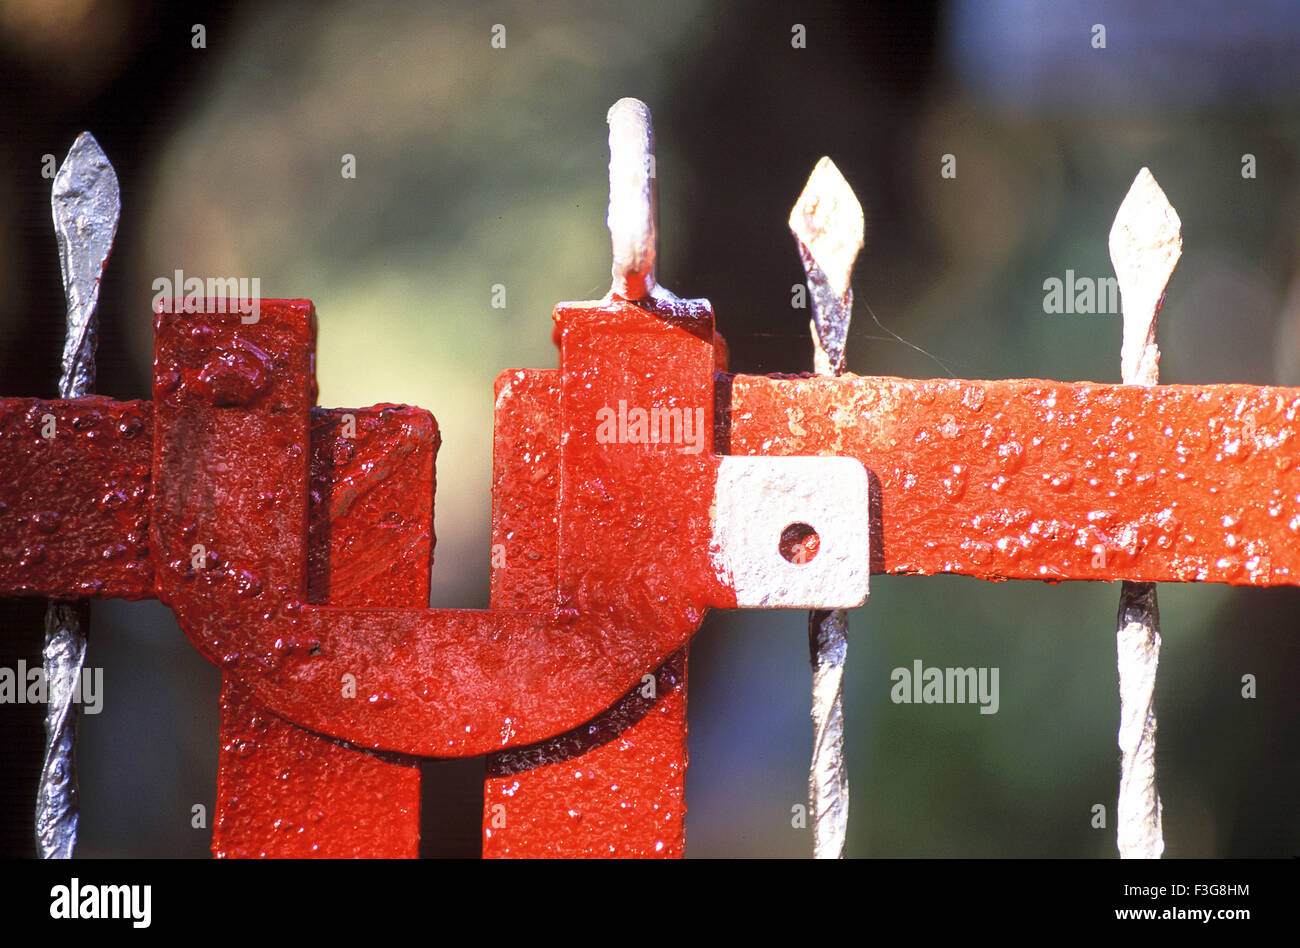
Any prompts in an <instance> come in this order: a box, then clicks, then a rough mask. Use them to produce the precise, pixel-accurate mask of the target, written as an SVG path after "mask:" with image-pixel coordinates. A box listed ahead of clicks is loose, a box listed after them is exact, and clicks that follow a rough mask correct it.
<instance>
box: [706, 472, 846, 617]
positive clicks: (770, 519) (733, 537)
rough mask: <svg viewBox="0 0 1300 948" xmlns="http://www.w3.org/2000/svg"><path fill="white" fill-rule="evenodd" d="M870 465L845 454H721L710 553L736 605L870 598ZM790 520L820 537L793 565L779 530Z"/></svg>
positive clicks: (808, 604)
mask: <svg viewBox="0 0 1300 948" xmlns="http://www.w3.org/2000/svg"><path fill="white" fill-rule="evenodd" d="M868 491H869V482H868V479H867V469H866V468H865V467H863V466H862V462H861V461H859V460H857V459H856V458H846V457H740V456H726V457H723V458H722V464H721V467H720V468H719V469H718V486H717V494H716V506H715V509H714V519H713V546H712V555H713V563H714V567H715V568H716V569H717V571H718V574H719V576H720V577H722V578H723V581H724V582H726V583H727V584H728V585H730V586H732V587H733V588H734V589H735V590H736V603H737V605H739V606H742V607H745V608H760V609H852V608H855V607H857V606H860V605H862V604H863V603H864V602H866V600H867V591H868V589H867V587H868V580H869V577H870V573H871V536H870V515H869V507H868V502H869V495H868ZM795 523H806V524H808V525H809V526H811V527H812V528H813V529H814V530H815V531H816V532H817V535H818V537H819V538H820V547H819V549H818V551H817V555H816V556H815V557H813V559H812V560H811V561H809V562H806V563H792V562H789V561H788V560H786V559H785V557H783V556H782V555H781V550H780V543H781V534H782V532H783V531H784V530H785V528H786V527H787V526H789V525H791V524H795Z"/></svg>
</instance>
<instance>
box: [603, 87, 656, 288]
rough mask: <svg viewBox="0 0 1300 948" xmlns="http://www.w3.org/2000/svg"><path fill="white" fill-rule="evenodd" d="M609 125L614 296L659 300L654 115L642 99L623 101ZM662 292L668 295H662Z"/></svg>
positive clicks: (614, 109)
mask: <svg viewBox="0 0 1300 948" xmlns="http://www.w3.org/2000/svg"><path fill="white" fill-rule="evenodd" d="M605 121H606V122H608V123H609V215H608V217H607V218H606V223H607V224H608V225H609V235H610V240H611V243H612V245H613V250H614V264H613V267H612V268H611V271H612V275H613V278H614V283H613V286H612V287H611V288H610V292H611V294H612V295H614V296H618V297H621V298H623V299H626V300H644V299H646V298H648V297H651V296H654V295H656V293H655V290H656V284H655V254H656V252H657V249H658V233H657V230H656V216H657V213H658V185H657V183H656V180H655V179H656V173H655V137H654V127H653V125H652V124H651V119H650V109H649V108H648V107H647V106H646V104H645V103H644V102H642V101H641V100H640V99H632V98H625V99H619V100H618V101H617V102H615V103H614V104H613V106H611V107H610V110H609V113H608V114H607V115H606V116H605ZM661 292H662V291H661Z"/></svg>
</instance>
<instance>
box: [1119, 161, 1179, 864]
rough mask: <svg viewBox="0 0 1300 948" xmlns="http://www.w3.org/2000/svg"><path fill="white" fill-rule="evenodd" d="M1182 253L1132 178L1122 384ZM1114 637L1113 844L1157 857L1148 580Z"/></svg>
mask: <svg viewBox="0 0 1300 948" xmlns="http://www.w3.org/2000/svg"><path fill="white" fill-rule="evenodd" d="M1182 252H1183V239H1182V223H1181V222H1180V221H1179V219H1178V213H1177V212H1176V211H1175V210H1174V209H1173V206H1172V205H1171V204H1170V203H1169V199H1168V198H1167V197H1165V192H1164V191H1162V190H1161V189H1160V185H1158V184H1157V183H1156V179H1155V177H1154V176H1153V175H1152V174H1151V171H1150V169H1148V168H1143V169H1142V170H1141V171H1139V172H1138V173H1137V177H1136V178H1134V180H1133V184H1132V186H1131V187H1130V188H1129V191H1128V194H1127V195H1126V196H1125V198H1124V201H1123V203H1121V204H1120V206H1119V211H1118V212H1117V213H1116V215H1115V223H1114V224H1113V225H1112V226H1111V229H1110V260H1111V264H1112V265H1113V266H1114V267H1115V276H1116V278H1117V279H1118V281H1119V291H1120V298H1121V300H1122V302H1123V308H1124V342H1123V347H1122V348H1121V350H1120V372H1121V377H1122V378H1123V380H1124V384H1125V385H1155V384H1156V383H1157V382H1158V381H1159V380H1160V348H1159V346H1158V345H1157V344H1156V328H1157V326H1158V323H1159V314H1160V306H1161V303H1162V302H1163V301H1164V294H1165V287H1166V286H1167V285H1168V284H1169V278H1170V276H1171V275H1172V274H1173V272H1174V267H1175V266H1177V265H1178V258H1179V257H1180V256H1181V255H1182ZM1116 625H1117V628H1116V633H1115V650H1116V667H1117V671H1118V673H1119V699H1120V721H1119V735H1118V744H1119V748H1120V782H1119V799H1118V802H1117V806H1116V823H1117V828H1116V846H1117V848H1118V849H1119V853H1120V856H1121V858H1124V859H1158V858H1160V856H1161V854H1162V853H1163V852H1164V849H1165V841H1164V829H1163V825H1162V820H1161V809H1162V808H1161V803H1160V794H1159V792H1158V790H1157V788H1156V712H1155V684H1156V671H1157V669H1158V668H1159V665H1160V644H1161V641H1160V608H1159V603H1158V600H1157V596H1156V585H1155V583H1134V582H1128V581H1125V582H1124V583H1123V584H1122V585H1121V587H1120V598H1119V616H1118V620H1117V623H1116Z"/></svg>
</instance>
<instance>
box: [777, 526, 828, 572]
mask: <svg viewBox="0 0 1300 948" xmlns="http://www.w3.org/2000/svg"><path fill="white" fill-rule="evenodd" d="M821 542H822V540H821V537H819V536H818V535H817V531H816V530H814V529H813V528H812V527H810V526H808V524H806V523H792V524H790V525H789V526H788V527H786V528H785V529H784V530H782V531H781V545H780V549H781V555H782V556H784V557H785V558H786V561H787V562H790V563H811V562H812V561H813V557H815V556H816V555H817V550H818V549H819V548H820V547H821Z"/></svg>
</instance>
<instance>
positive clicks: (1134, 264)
mask: <svg viewBox="0 0 1300 948" xmlns="http://www.w3.org/2000/svg"><path fill="white" fill-rule="evenodd" d="M1182 252H1183V238H1182V222H1181V221H1180V220H1179V219H1178V212H1177V211H1175V210H1174V208H1173V205H1171V204H1170V203H1169V199H1168V198H1167V197H1165V192H1164V191H1162V190H1161V189H1160V185H1158V184H1157V183H1156V179H1155V177H1154V176H1152V174H1151V171H1150V169H1149V168H1143V169H1142V170H1141V171H1139V172H1138V173H1137V177H1136V178H1134V179H1133V184H1132V186H1131V187H1130V188H1129V190H1128V194H1127V195H1125V197H1124V201H1123V203H1121V204H1120V206H1119V211H1118V212H1117V213H1116V214H1115V223H1114V224H1113V225H1111V228H1110V261H1111V265H1112V266H1113V267H1114V268H1115V276H1116V278H1117V279H1118V281H1119V292H1120V299H1121V300H1122V303H1123V307H1124V344H1123V348H1122V349H1121V350H1120V367H1121V373H1122V376H1123V379H1124V382H1125V384H1127V385H1154V384H1156V379H1157V378H1158V377H1159V372H1160V369H1159V365H1160V350H1159V349H1158V348H1157V346H1156V324H1157V320H1158V316H1159V312H1160V303H1161V301H1162V300H1163V299H1164V294H1165V287H1166V286H1167V285H1168V283H1169V277H1170V276H1171V275H1172V274H1173V272H1174V267H1175V266H1177V265H1178V258H1179V257H1180V256H1181V255H1182Z"/></svg>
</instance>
